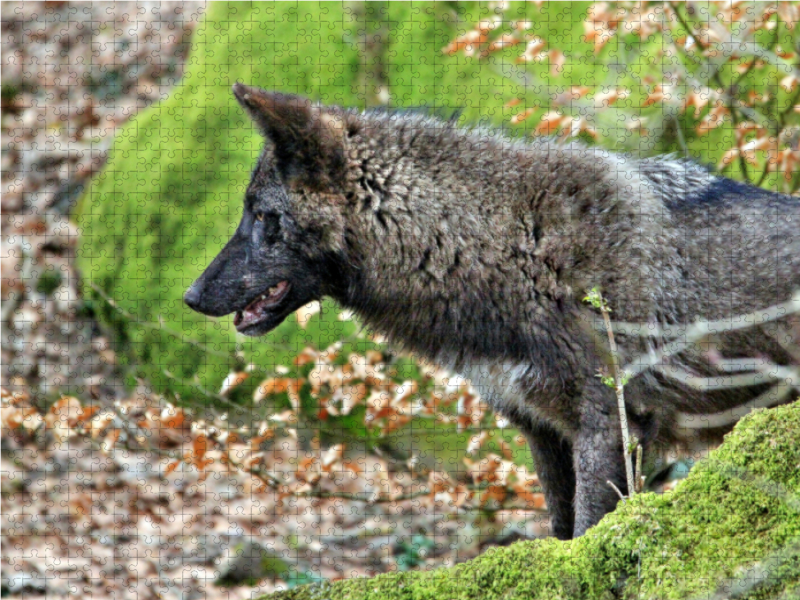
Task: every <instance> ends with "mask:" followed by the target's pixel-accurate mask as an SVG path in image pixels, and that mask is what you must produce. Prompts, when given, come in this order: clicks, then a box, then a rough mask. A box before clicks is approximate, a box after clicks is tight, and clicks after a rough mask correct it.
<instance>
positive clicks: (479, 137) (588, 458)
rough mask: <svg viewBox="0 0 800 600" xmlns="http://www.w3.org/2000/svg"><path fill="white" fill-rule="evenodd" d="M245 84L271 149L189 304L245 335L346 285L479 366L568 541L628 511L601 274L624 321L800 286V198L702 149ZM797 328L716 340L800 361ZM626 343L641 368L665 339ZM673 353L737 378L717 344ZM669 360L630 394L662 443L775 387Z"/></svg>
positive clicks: (685, 313) (408, 341)
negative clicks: (506, 130)
mask: <svg viewBox="0 0 800 600" xmlns="http://www.w3.org/2000/svg"><path fill="white" fill-rule="evenodd" d="M234 93H235V95H236V97H237V98H238V99H239V101H240V103H241V104H242V105H243V106H244V108H245V109H246V110H247V111H248V112H249V113H250V115H251V116H252V117H253V119H254V120H255V121H256V123H257V124H258V126H259V128H260V129H261V131H262V132H263V133H264V135H265V137H266V138H267V143H266V146H265V149H264V151H263V153H262V155H261V157H260V159H259V161H258V164H257V165H256V168H255V170H254V173H253V178H252V181H251V183H250V186H249V188H248V192H247V197H246V201H245V213H244V216H243V219H242V222H241V224H240V225H239V229H238V230H237V232H236V234H235V235H234V236H233V238H232V239H231V241H230V242H229V244H228V246H226V248H225V249H224V250H223V251H222V253H221V254H220V256H219V257H217V259H215V260H214V262H213V263H212V264H211V265H210V266H209V268H208V269H207V270H206V272H205V273H204V274H203V275H202V276H201V278H200V279H198V281H196V282H195V283H194V284H193V286H192V287H191V288H190V289H189V291H188V292H187V295H186V300H187V303H188V304H189V305H190V306H192V307H193V308H195V309H196V310H199V311H201V312H204V313H206V314H211V315H218V316H219V315H224V314H228V313H231V312H234V311H238V314H237V318H236V322H237V323H238V326H239V327H240V328H242V331H243V332H244V333H247V334H251V335H258V334H263V333H265V332H266V331H268V330H269V329H271V328H272V327H274V326H275V325H277V324H278V323H280V321H281V320H282V319H283V318H285V316H287V315H288V314H290V313H291V312H292V310H294V309H295V308H297V307H298V306H300V305H302V304H304V303H305V302H308V301H310V300H312V299H316V298H319V297H321V296H323V295H328V296H332V297H333V298H335V299H336V300H337V301H338V302H340V303H341V304H342V305H343V306H346V307H348V308H351V309H353V310H354V311H355V312H356V313H357V314H358V315H359V316H360V317H361V318H362V319H363V320H364V321H366V323H368V324H369V325H370V326H371V327H373V328H374V329H376V330H377V331H380V332H383V333H385V334H388V336H389V338H390V339H391V340H393V341H394V342H396V343H399V344H401V345H402V346H404V347H405V348H408V349H410V350H413V351H415V352H417V353H419V354H420V355H422V356H424V357H426V358H428V359H430V360H433V361H436V362H438V363H440V364H443V365H446V366H448V367H450V368H452V369H454V370H456V371H458V372H460V373H462V374H464V375H466V376H468V377H469V378H471V380H472V382H473V384H474V385H475V386H476V387H477V388H478V389H479V391H480V392H481V393H482V395H483V397H484V398H485V399H486V400H487V401H488V402H490V403H491V405H492V406H493V407H494V408H495V409H496V410H498V411H499V412H500V413H502V414H503V415H505V416H506V417H507V418H508V419H510V421H511V422H512V423H514V424H515V425H516V426H517V427H518V428H519V429H520V430H521V431H522V432H523V433H524V434H525V436H526V437H527V439H528V441H529V443H530V446H531V450H532V452H533V455H534V459H535V463H536V467H537V470H538V474H539V477H540V479H541V482H542V485H543V488H544V491H545V496H546V499H547V503H548V505H549V508H550V511H551V516H552V527H553V532H554V534H555V535H557V536H558V537H560V538H569V537H571V536H573V535H581V534H583V533H584V532H585V531H586V529H587V528H589V527H591V526H592V525H594V524H595V523H596V522H597V521H598V520H599V519H600V518H601V517H602V516H603V515H604V514H605V513H606V512H608V511H610V510H612V509H613V508H614V506H615V504H616V501H617V497H616V495H615V492H614V491H613V490H612V489H611V487H610V486H609V485H608V484H607V481H609V480H610V481H613V482H614V483H615V484H616V485H617V486H618V487H619V488H620V489H623V490H624V489H626V485H625V477H624V469H623V462H622V458H621V457H622V450H621V441H620V439H621V436H620V426H619V418H618V414H617V409H616V398H615V394H614V391H613V390H612V389H610V388H609V387H607V386H605V385H603V384H602V383H601V381H600V380H599V379H598V377H597V370H598V368H601V367H604V366H606V365H607V364H608V346H607V338H606V337H605V334H604V333H603V332H602V330H600V332H598V330H597V328H596V327H595V325H596V323H595V321H596V320H597V316H596V314H595V313H594V312H593V311H592V309H590V308H587V307H586V305H585V304H583V303H582V301H581V299H582V298H583V296H584V295H585V293H586V291H587V290H589V289H590V288H592V287H595V286H597V287H599V288H600V289H601V290H602V292H603V294H604V296H605V298H606V299H607V300H608V301H609V304H610V307H611V309H612V310H613V318H614V319H615V320H618V321H628V322H641V323H648V322H655V323H662V324H675V323H691V322H693V321H695V320H697V319H710V320H718V319H725V318H729V317H732V316H735V315H739V314H743V313H750V312H752V311H754V310H756V309H760V308H765V307H768V306H770V305H773V304H776V303H779V302H785V301H787V300H789V299H790V298H791V297H792V294H793V291H794V290H795V289H798V288H800V233H798V232H799V231H800V200H797V199H795V198H792V197H787V196H781V195H778V194H773V193H769V192H766V191H763V190H761V189H757V188H754V187H750V186H746V185H743V184H739V183H735V182H733V181H731V180H728V179H725V178H720V177H716V176H714V175H712V174H710V173H709V172H708V171H706V170H705V169H703V168H701V167H698V166H696V165H695V164H693V163H690V162H683V161H677V160H673V159H668V158H666V159H650V160H644V161H641V160H634V159H631V158H627V157H624V156H621V155H618V154H614V153H612V152H608V151H606V150H602V149H600V148H587V147H585V146H583V145H581V144H578V143H573V144H567V145H561V144H557V143H555V142H554V141H551V140H539V141H535V142H522V141H510V140H508V139H506V138H504V137H502V136H500V135H497V134H496V133H494V132H491V131H488V130H481V129H471V130H465V129H460V128H458V127H457V126H456V125H455V124H453V123H451V122H443V121H441V120H437V119H434V118H430V117H424V116H419V115H414V114H407V113H391V112H380V111H377V112H366V113H359V112H355V111H349V110H344V109H340V108H337V107H325V106H314V105H312V104H311V103H310V102H309V101H307V100H305V99H303V98H300V97H297V96H290V95H283V94H277V93H269V92H265V91H263V90H259V89H257V88H248V87H245V86H243V85H240V84H237V86H235V87H234ZM284 282H285V283H284ZM287 289H288V290H289V291H288V292H286V291H285V290H287ZM268 290H269V292H268ZM798 330H800V320H798V318H797V317H796V316H789V317H787V318H784V319H783V320H781V321H778V322H775V323H770V324H769V325H763V326H760V327H757V328H752V329H748V330H740V331H737V332H734V333H729V334H725V333H721V334H720V335H719V336H718V339H717V340H716V342H717V345H716V352H717V353H718V354H719V355H721V356H722V357H724V358H745V357H766V358H768V359H769V360H771V361H773V362H774V363H777V364H782V365H786V364H791V363H792V356H791V354H790V353H789V352H788V351H787V350H786V347H787V345H789V343H790V342H793V341H796V338H797V337H798ZM792 336H794V340H791V339H790V338H791V337H792ZM617 341H618V343H619V346H620V353H621V361H622V363H623V364H624V363H626V362H627V361H629V360H632V359H633V358H634V357H636V356H637V355H639V354H640V353H642V352H646V351H647V350H648V348H649V347H650V348H651V347H653V346H658V343H659V340H657V339H647V340H645V339H642V338H639V337H636V336H623V335H620V336H618V340H617ZM671 364H677V365H679V366H680V367H681V368H682V369H683V372H686V371H687V370H688V371H689V372H690V373H692V374H695V375H700V376H703V377H709V376H717V375H718V376H720V377H724V376H727V374H724V373H721V372H719V371H717V370H716V368H715V366H714V365H712V363H711V362H710V361H709V359H708V356H707V355H704V354H702V353H700V352H697V351H693V352H689V351H687V352H684V353H683V354H681V355H680V356H679V357H678V358H677V359H673V362H672V363H671ZM668 366H669V365H668ZM665 371H666V369H664V370H662V372H656V371H653V370H649V371H646V372H645V373H643V374H641V375H640V376H638V377H636V378H634V379H633V380H632V381H631V382H630V383H628V385H627V386H626V388H625V392H626V400H627V403H628V405H629V412H630V415H631V420H632V421H633V429H634V433H635V434H636V435H637V436H638V437H639V438H640V439H643V440H645V441H648V440H653V439H655V438H656V436H657V434H658V433H659V432H660V433H661V434H669V433H670V430H671V429H674V422H675V416H676V414H678V413H679V412H684V413H698V414H700V413H712V412H718V411H724V410H728V409H731V408H732V407H735V406H739V405H741V404H743V403H745V402H747V401H750V400H752V399H753V398H755V397H757V396H758V395H759V394H761V393H762V392H764V390H765V389H766V386H765V385H755V386H749V387H740V388H735V389H715V390H709V391H705V392H701V391H697V390H695V389H692V388H690V387H687V386H685V385H683V384H681V383H679V382H678V381H677V380H676V379H673V378H670V377H667V376H665V375H663V372H665ZM673 433H675V432H674V431H673Z"/></svg>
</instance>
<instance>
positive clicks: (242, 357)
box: [0, 2, 800, 598]
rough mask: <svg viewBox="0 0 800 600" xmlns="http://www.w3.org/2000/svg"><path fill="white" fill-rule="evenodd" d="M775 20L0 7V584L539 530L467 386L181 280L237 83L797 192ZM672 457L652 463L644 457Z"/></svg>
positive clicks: (513, 456)
mask: <svg viewBox="0 0 800 600" xmlns="http://www.w3.org/2000/svg"><path fill="white" fill-rule="evenodd" d="M799 21H800V7H798V5H797V4H796V3H793V2H773V3H747V2H742V3H728V2H703V3H699V2H698V3H693V2H689V3H685V4H676V5H672V4H669V3H666V4H665V3H588V2H586V3H584V2H575V3H541V2H525V3H522V2H519V3H517V2H512V3H506V2H479V3H477V2H475V3H473V2H441V3H432V2H431V3H429V2H391V3H385V2H370V3H362V2H319V3H317V2H309V3H294V2H277V3H224V2H215V3H208V4H207V3H203V2H117V3H113V4H112V3H89V2H3V3H2V237H3V247H2V256H1V257H0V258H1V259H2V381H3V383H2V385H3V392H2V394H3V397H2V403H3V404H2V427H3V438H2V444H3V458H2V494H3V503H4V506H5V510H4V511H3V517H2V519H3V523H2V525H3V548H2V565H3V575H2V592H3V594H4V595H12V596H13V595H35V594H45V593H46V594H47V595H48V596H49V597H88V596H90V595H91V597H95V598H103V597H106V596H107V597H109V598H112V597H114V598H118V597H134V596H135V597H138V598H150V597H153V598H156V597H159V598H160V597H164V598H200V597H203V598H216V597H225V598H239V597H241V598H244V597H250V594H251V593H252V592H253V591H254V590H256V591H270V590H272V589H275V587H276V586H282V587H286V586H294V585H298V584H301V583H306V582H310V581H317V580H324V579H338V578H346V577H355V576H364V575H372V574H376V573H379V572H384V571H389V570H404V569H417V568H431V567H435V566H440V565H444V564H452V563H455V562H460V561H463V560H467V559H469V558H472V557H474V556H476V555H477V554H478V553H480V552H481V551H482V550H483V549H485V548H486V547H487V546H490V545H498V544H508V543H510V542H512V541H514V540H516V539H521V538H526V537H535V536H539V535H544V534H546V533H547V515H546V510H545V506H544V501H543V498H542V496H541V494H540V493H539V489H538V482H537V480H536V475H535V465H533V464H531V462H530V459H529V457H528V451H527V448H526V446H525V445H524V443H523V441H522V440H521V439H520V437H519V436H518V435H517V434H516V432H515V431H513V430H512V429H510V428H509V427H508V426H507V423H505V422H504V421H503V420H502V419H499V418H497V417H496V416H495V415H493V414H492V413H491V412H490V411H488V410H487V407H486V406H485V405H484V404H483V403H482V402H481V400H480V398H479V397H478V395H477V394H476V393H475V391H474V390H473V389H472V387H471V385H470V383H469V382H468V381H465V380H462V379H461V378H459V377H457V376H454V375H452V374H450V373H447V372H444V371H442V370H440V369H438V368H436V367H435V366H434V365H427V364H424V363H422V362H421V361H419V360H418V359H417V358H416V357H414V356H409V355H404V354H400V353H397V352H396V351H394V350H393V349H392V348H391V347H389V346H387V345H386V344H385V341H384V340H382V339H381V338H380V336H376V335H373V333H372V332H370V331H367V330H365V329H363V328H362V327H361V326H360V325H359V323H357V322H356V321H355V320H354V319H353V317H352V315H350V314H348V313H347V312H345V311H342V309H341V308H339V307H337V306H335V305H334V304H333V303H329V302H323V303H321V304H319V303H314V304H312V305H309V306H307V307H304V308H303V309H301V310H299V311H298V312H297V314H296V315H295V316H294V317H293V318H290V319H287V321H286V322H285V323H284V324H283V325H281V326H280V327H279V328H278V329H277V330H276V331H275V332H273V333H272V334H270V335H269V336H267V337H266V338H262V339H259V340H252V339H250V338H243V337H240V336H237V334H236V333H235V330H234V328H233V327H232V324H231V322H230V320H229V319H221V320H209V319H205V318H203V317H202V316H200V315H198V314H196V313H193V312H191V311H189V310H188V309H187V308H186V307H184V305H183V303H182V301H181V297H182V294H183V291H184V290H185V289H186V287H187V286H188V285H189V284H190V283H191V282H192V281H193V280H194V279H195V277H196V276H197V275H198V274H199V273H200V272H201V271H202V270H203V268H204V267H205V266H206V265H207V264H208V262H209V261H210V260H211V259H212V258H213V257H214V256H215V255H216V253H217V252H218V251H219V249H220V248H221V247H222V246H223V245H224V243H225V241H226V240H227V239H228V237H229V235H230V234H231V233H232V231H233V230H234V229H235V227H236V224H237V223H238V220H239V217H240V215H241V202H242V197H243V192H244V189H245V186H246V184H247V181H248V179H249V174H250V169H251V168H252V165H253V163H254V160H255V158H256V156H257V155H258V152H259V149H260V143H261V141H260V139H259V137H258V135H257V133H256V132H255V131H254V129H253V127H252V125H251V124H250V122H249V121H248V120H247V118H246V117H245V115H244V114H243V113H242V111H241V110H240V108H239V107H238V105H237V104H236V102H235V100H234V99H233V96H232V95H231V93H230V87H231V85H232V84H233V83H235V82H237V81H241V82H245V83H247V84H252V85H258V86H261V87H264V88H267V89H277V90H281V91H285V92H292V93H299V94H303V95H306V96H309V97H311V98H312V99H314V100H318V101H321V102H324V103H328V104H339V105H343V106H348V107H356V108H361V109H364V108H369V107H374V106H384V107H387V108H415V109H422V110H429V111H432V112H434V113H437V114H443V115H448V116H449V115H451V114H453V113H454V111H458V112H459V114H460V117H459V119H460V122H462V123H464V124H467V123H481V124H484V125H490V126H493V127H497V128H500V129H503V130H504V131H505V133H506V134H507V135H508V136H512V137H513V136H520V137H524V136H528V137H531V136H539V135H550V136H557V137H559V138H562V139H570V138H575V137H577V138H579V139H581V140H583V141H584V142H585V143H587V144H592V145H599V146H603V147H606V148H608V149H611V150H616V151H625V152H630V153H632V154H634V155H635V156H641V157H645V156H652V155H655V154H660V153H675V154H676V155H678V156H685V157H690V158H693V159H694V160H697V161H699V162H701V163H703V164H707V165H709V166H710V168H712V169H713V170H716V171H718V172H721V173H722V174H724V175H726V176H729V177H733V178H735V179H739V180H742V181H748V182H750V183H753V184H755V185H760V186H763V187H766V188H768V189H772V190H776V191H781V192H784V193H796V192H797V190H798V187H800V170H798V168H797V165H798V163H799V162H800V150H799V149H798V140H799V139H800V71H799V70H798V50H800V47H799V46H800V33H798V22H799ZM697 457H698V455H697V454H696V453H695V452H694V449H676V450H675V452H674V454H673V455H671V456H667V457H655V458H653V460H652V461H651V463H652V464H651V471H652V472H653V474H654V482H655V481H656V480H657V482H658V485H659V486H660V488H659V489H663V487H664V485H666V486H667V487H668V486H669V485H670V483H669V482H670V481H671V480H674V479H675V478H677V477H680V476H681V475H682V474H684V473H685V471H686V469H688V467H689V466H690V465H691V463H692V461H693V460H695V459H696V458H697ZM665 482H666V483H665ZM653 485H654V486H655V485H656V483H654V484H653Z"/></svg>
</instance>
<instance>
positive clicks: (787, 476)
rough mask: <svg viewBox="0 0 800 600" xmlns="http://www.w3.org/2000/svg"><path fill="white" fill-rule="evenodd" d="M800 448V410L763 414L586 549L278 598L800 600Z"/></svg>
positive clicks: (505, 555)
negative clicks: (798, 596)
mask: <svg viewBox="0 0 800 600" xmlns="http://www.w3.org/2000/svg"><path fill="white" fill-rule="evenodd" d="M798 440H800V402H796V403H794V404H792V405H789V406H785V407H781V408H776V409H772V410H762V411H757V412H754V413H752V414H751V415H749V416H748V417H747V418H745V419H743V420H742V422H740V423H739V425H738V426H737V427H736V429H735V430H734V432H733V433H732V434H731V435H729V436H728V438H727V439H726V441H725V443H724V444H723V445H722V447H721V448H719V449H718V450H717V451H715V452H713V453H712V455H711V456H710V457H709V459H707V460H705V461H703V462H702V463H700V464H699V465H698V466H697V467H696V468H695V469H694V470H693V471H692V473H691V474H690V475H689V477H688V478H687V479H686V480H685V481H683V482H682V483H681V484H680V485H679V486H678V487H677V489H676V490H675V491H674V492H671V493H667V494H664V495H656V494H640V495H638V496H636V497H635V498H634V499H633V500H631V501H629V502H627V503H626V504H624V505H621V506H619V507H618V509H617V510H616V511H615V512H614V513H612V514H610V515H608V516H607V517H606V518H605V519H603V520H602V521H601V522H600V524H598V525H597V526H596V527H595V528H593V529H591V530H590V531H589V532H588V533H587V534H586V535H585V536H584V537H582V538H579V539H577V540H572V541H570V542H560V541H557V540H553V539H547V540H537V541H533V542H522V543H518V544H514V545H512V546H510V547H508V548H495V549H492V550H489V551H487V552H486V553H485V554H483V555H482V556H480V557H478V558H476V559H475V560H472V561H470V562H467V563H463V564H460V565H457V566H455V567H452V568H448V569H438V570H435V571H428V572H414V573H393V574H388V575H382V576H379V577H375V578H374V579H354V580H349V581H343V582H337V583H334V584H316V585H314V586H307V587H303V588H297V589H294V590H289V591H286V592H281V593H278V594H275V595H273V596H271V597H272V598H274V599H275V600H312V599H322V598H326V599H330V600H338V599H347V598H352V599H358V600H367V599H371V598H374V599H376V600H377V599H381V600H401V599H402V600H411V599H414V600H423V599H430V600H441V599H443V598H447V599H448V600H449V599H461V600H473V599H474V600H478V599H480V600H492V599H501V598H502V599H503V600H513V599H520V600H521V599H536V598H541V599H543V600H544V599H547V600H558V599H568V598H569V599H573V598H575V599H577V598H581V599H587V600H595V599H597V600H601V599H606V598H608V599H611V598H626V599H627V598H630V599H633V598H637V599H638V598H654V599H655V598H658V599H659V600H666V599H673V598H674V599H685V598H709V597H719V598H729V597H737V598H752V599H756V598H759V599H767V598H793V597H796V594H797V593H798V592H800V443H798ZM718 590H721V595H719V596H714V593H715V592H716V591H718Z"/></svg>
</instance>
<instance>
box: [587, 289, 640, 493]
mask: <svg viewBox="0 0 800 600" xmlns="http://www.w3.org/2000/svg"><path fill="white" fill-rule="evenodd" d="M585 300H587V301H588V302H590V303H591V304H592V305H593V306H595V307H596V308H599V309H600V313H601V314H602V315H603V322H604V323H605V326H606V332H607V333H608V345H609V347H610V349H611V364H612V367H613V369H614V391H615V392H616V394H617V410H618V411H619V424H620V428H621V429H622V454H623V456H624V457H625V476H626V479H627V482H628V494H630V495H631V496H633V494H635V493H636V489H635V485H634V479H633V462H632V460H631V435H630V430H629V429H628V414H627V412H626V410H625V393H624V391H623V387H624V385H625V379H626V375H623V372H622V371H621V370H620V368H619V352H618V350H617V343H616V341H615V340H614V330H613V328H612V327H611V316H610V309H609V308H608V303H607V302H606V301H605V299H604V298H603V297H602V295H601V294H600V292H599V291H598V290H597V288H595V289H593V290H591V291H590V292H589V295H588V296H587V297H586V298H585ZM609 483H611V482H609ZM611 485H612V486H613V484H611ZM614 489H616V487H615V488H614ZM617 493H619V490H617Z"/></svg>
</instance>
